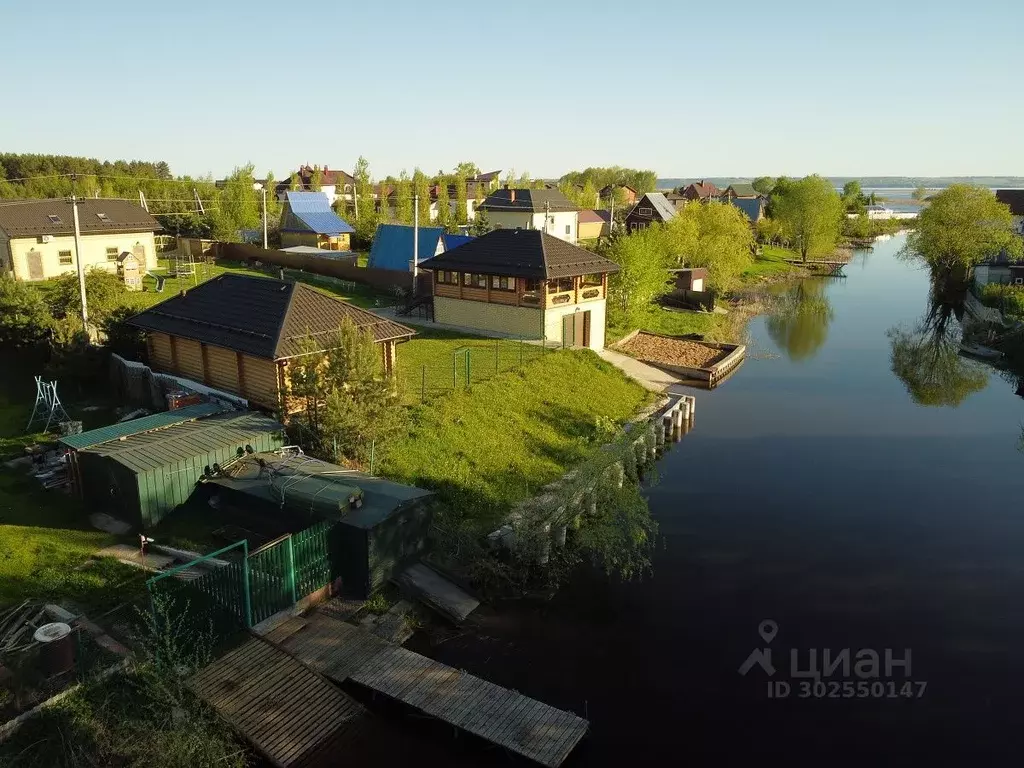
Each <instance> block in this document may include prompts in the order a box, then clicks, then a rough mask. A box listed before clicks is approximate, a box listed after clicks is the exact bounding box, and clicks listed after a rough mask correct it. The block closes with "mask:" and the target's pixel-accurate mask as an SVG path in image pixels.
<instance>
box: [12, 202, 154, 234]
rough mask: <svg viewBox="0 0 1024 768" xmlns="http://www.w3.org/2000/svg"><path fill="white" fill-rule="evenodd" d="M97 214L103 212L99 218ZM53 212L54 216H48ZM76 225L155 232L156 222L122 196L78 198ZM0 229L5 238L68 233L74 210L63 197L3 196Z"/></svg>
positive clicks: (92, 230)
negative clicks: (6, 197) (113, 197)
mask: <svg viewBox="0 0 1024 768" xmlns="http://www.w3.org/2000/svg"><path fill="white" fill-rule="evenodd" d="M98 214H103V216H104V218H100V216H99V215H98ZM51 216H55V217H56V220H54V219H51V218H50V217H51ZM78 226H79V229H80V230H81V232H82V234H83V235H94V234H96V233H97V232H159V231H160V230H161V229H162V227H161V226H160V223H159V222H158V221H157V220H156V219H154V218H153V217H152V216H150V215H149V214H148V213H147V212H146V209H145V208H143V207H141V206H139V205H135V204H134V203H129V202H126V201H124V200H95V199H92V200H80V201H79V203H78ZM0 230H2V231H3V232H4V233H5V234H6V235H7V236H8V237H9V238H12V239H13V238H16V237H39V236H40V235H72V234H74V232H75V219H74V213H73V212H72V210H71V203H70V202H68V201H67V200H5V201H4V202H3V203H0Z"/></svg>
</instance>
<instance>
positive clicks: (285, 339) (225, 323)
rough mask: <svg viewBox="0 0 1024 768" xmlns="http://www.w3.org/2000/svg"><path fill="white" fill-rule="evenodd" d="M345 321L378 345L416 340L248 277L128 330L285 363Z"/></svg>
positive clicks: (164, 306) (316, 295) (199, 291)
mask: <svg viewBox="0 0 1024 768" xmlns="http://www.w3.org/2000/svg"><path fill="white" fill-rule="evenodd" d="M346 317H347V318H349V319H351V320H352V321H353V322H354V323H355V324H356V326H357V327H359V328H365V329H368V330H370V331H371V332H372V333H373V338H374V341H378V342H380V341H388V340H391V339H407V338H409V337H410V336H412V335H414V332H413V330H412V329H411V328H407V327H406V326H404V325H401V324H399V323H396V322H393V321H391V320H388V319H386V318H383V317H381V316H380V315H375V314H374V313H373V312H369V311H367V310H365V309H360V308H359V307H354V306H352V305H351V304H349V303H348V302H345V301H340V300H338V299H335V298H332V297H331V296H328V295H326V294H324V293H321V292H320V291H318V290H316V289H315V288H311V287H310V286H308V285H304V284H302V283H296V282H295V281H294V280H274V279H270V278H262V277H248V276H245V275H221V276H220V277H215V278H214V279H212V280H208V281H207V282H205V283H201V284H200V285H198V286H197V287H195V288H190V289H188V290H187V291H185V292H183V293H181V294H179V295H178V296H173V297H171V298H169V299H167V301H163V302H161V303H160V304H157V305H156V306H155V307H151V308H149V309H147V310H146V311H145V312H141V313H140V314H138V315H135V317H132V318H130V319H129V320H128V321H127V324H128V325H131V326H134V327H135V328H141V329H143V330H146V331H156V332H159V333H167V334H170V335H172V336H181V337H184V338H187V339H194V340H195V341H199V342H202V343H204V344H212V345H214V346H218V347H224V348H226V349H233V350H235V351H237V352H243V353H245V354H247V355H252V356H253V357H262V358H265V359H270V360H281V359H283V358H287V357H294V356H295V355H299V354H302V348H301V341H302V339H303V338H304V337H305V336H306V335H307V334H309V335H312V336H313V338H314V339H318V338H323V337H325V336H326V335H327V334H329V333H332V332H333V331H336V330H338V327H339V326H340V325H341V321H342V320H343V319H344V318H346Z"/></svg>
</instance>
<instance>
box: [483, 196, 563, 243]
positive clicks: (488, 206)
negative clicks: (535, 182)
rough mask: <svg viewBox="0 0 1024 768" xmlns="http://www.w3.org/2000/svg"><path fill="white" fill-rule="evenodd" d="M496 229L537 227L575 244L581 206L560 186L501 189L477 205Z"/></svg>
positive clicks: (541, 230)
mask: <svg viewBox="0 0 1024 768" xmlns="http://www.w3.org/2000/svg"><path fill="white" fill-rule="evenodd" d="M477 210H478V211H483V212H484V213H485V214H486V215H487V220H488V221H489V222H490V223H491V226H493V227H494V228H495V229H535V230H538V231H540V232H546V233H547V234H549V235H551V236H552V237H557V238H558V239H559V240H565V241H566V242H567V243H572V244H574V245H575V244H576V242H577V241H578V239H579V210H580V209H579V208H578V207H577V206H576V205H575V204H574V203H573V202H572V201H570V200H569V199H568V198H567V197H566V196H565V195H563V194H562V193H561V192H559V191H558V190H557V189H509V188H504V189H498V190H495V191H494V192H492V193H491V194H490V195H488V196H487V199H486V200H484V202H483V203H481V204H480V205H479V206H478V207H477Z"/></svg>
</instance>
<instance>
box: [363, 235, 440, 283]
mask: <svg viewBox="0 0 1024 768" xmlns="http://www.w3.org/2000/svg"><path fill="white" fill-rule="evenodd" d="M412 233H413V228H412V227H410V226H407V225H405V224H381V225H379V226H378V227H377V232H376V234H374V236H373V247H372V248H370V258H369V260H368V261H367V264H366V266H368V267H374V268H376V269H394V270H397V271H399V272H409V271H410V269H409V264H410V262H412ZM443 234H444V229H443V228H441V227H420V253H419V257H420V261H426V260H427V259H429V258H431V257H433V256H434V255H436V254H437V244H438V241H439V240H440V239H441V236H442V235H443Z"/></svg>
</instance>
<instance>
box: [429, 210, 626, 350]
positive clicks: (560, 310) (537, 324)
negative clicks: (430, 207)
mask: <svg viewBox="0 0 1024 768" xmlns="http://www.w3.org/2000/svg"><path fill="white" fill-rule="evenodd" d="M420 268H421V269H424V270H428V271H429V272H431V273H432V275H433V289H432V291H433V299H434V319H435V320H436V321H437V322H439V323H447V324H449V325H457V326H461V327H464V328H476V329H479V330H482V331H489V332H492V333H499V334H502V335H507V336H518V337H522V338H527V339H544V340H545V341H546V342H548V343H550V342H556V343H560V344H562V345H563V346H567V347H588V348H590V349H595V350H600V349H603V348H604V337H605V314H606V313H605V303H606V298H607V295H608V275H609V274H610V273H613V272H618V271H619V266H618V265H617V264H615V262H613V261H609V260H608V259H606V258H604V257H602V256H598V255H597V254H594V253H591V252H590V251H587V250H584V249H583V248H580V247H578V246H575V245H572V244H571V243H567V242H565V241H564V240H562V239H560V238H557V237H554V236H552V235H549V234H545V233H544V232H542V231H539V230H535V229H534V230H531V229H525V228H520V229H497V230H494V231H493V232H489V233H488V234H486V235H483V236H482V237H478V238H476V239H475V240H471V241H470V242H468V243H465V244H463V245H460V246H459V247H457V248H453V249H452V250H450V251H445V252H444V253H442V254H439V255H438V256H435V257H433V258H432V259H427V260H426V261H424V262H422V263H421V264H420Z"/></svg>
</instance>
